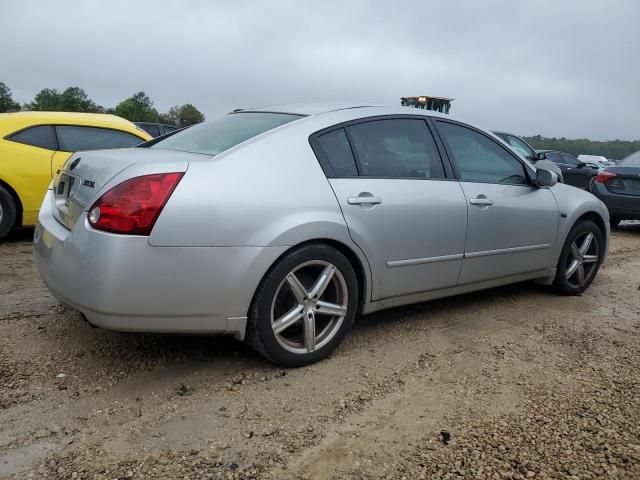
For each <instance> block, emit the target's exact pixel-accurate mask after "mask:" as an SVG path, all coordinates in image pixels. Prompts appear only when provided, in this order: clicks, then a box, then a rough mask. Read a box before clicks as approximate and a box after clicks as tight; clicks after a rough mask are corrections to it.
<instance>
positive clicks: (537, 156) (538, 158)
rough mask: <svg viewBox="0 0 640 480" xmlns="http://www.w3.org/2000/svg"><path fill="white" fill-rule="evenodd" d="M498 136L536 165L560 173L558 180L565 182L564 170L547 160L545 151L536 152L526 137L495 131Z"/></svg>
mask: <svg viewBox="0 0 640 480" xmlns="http://www.w3.org/2000/svg"><path fill="white" fill-rule="evenodd" d="M493 133H494V135H496V136H497V137H498V138H500V139H501V140H503V141H504V142H506V143H507V145H509V146H510V147H511V148H512V149H513V150H515V151H516V152H518V153H519V154H520V155H522V156H523V157H524V158H526V159H527V160H529V161H530V162H531V163H533V164H534V165H535V167H536V168H544V169H546V170H549V171H551V172H554V173H555V174H556V175H558V181H560V182H562V183H564V176H563V175H562V170H561V169H560V167H558V166H557V165H556V164H555V163H553V162H552V161H550V160H547V158H546V157H545V155H544V153H538V152H536V151H535V150H534V149H533V147H532V146H531V145H529V144H528V143H527V142H526V141H525V139H524V138H521V137H518V136H517V135H514V134H513V133H508V132H499V131H498V132H493Z"/></svg>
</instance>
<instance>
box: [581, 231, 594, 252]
mask: <svg viewBox="0 0 640 480" xmlns="http://www.w3.org/2000/svg"><path fill="white" fill-rule="evenodd" d="M591 242H593V233H591V232H589V233H588V234H587V236H586V237H584V241H583V242H582V245H581V246H580V254H581V255H585V254H586V253H587V252H588V251H589V247H590V246H591Z"/></svg>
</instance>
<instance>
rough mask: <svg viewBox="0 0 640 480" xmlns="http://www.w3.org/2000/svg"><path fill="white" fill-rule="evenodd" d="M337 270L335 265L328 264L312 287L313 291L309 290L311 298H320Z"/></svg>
mask: <svg viewBox="0 0 640 480" xmlns="http://www.w3.org/2000/svg"><path fill="white" fill-rule="evenodd" d="M335 271H336V267H335V266H334V265H331V264H329V265H327V266H326V267H325V268H324V269H323V270H322V273H321V274H320V276H319V277H318V280H316V283H315V284H314V285H313V287H311V291H310V292H309V297H310V298H316V299H318V298H320V297H321V296H322V294H323V293H324V291H325V290H326V289H327V286H328V285H329V282H330V281H331V279H332V278H333V274H334V273H335Z"/></svg>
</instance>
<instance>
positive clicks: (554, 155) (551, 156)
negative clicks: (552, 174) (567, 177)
mask: <svg viewBox="0 0 640 480" xmlns="http://www.w3.org/2000/svg"><path fill="white" fill-rule="evenodd" d="M544 156H545V157H546V158H547V159H548V160H551V161H552V162H554V163H564V162H563V161H562V157H561V156H560V154H559V153H558V152H546V153H545V154H544Z"/></svg>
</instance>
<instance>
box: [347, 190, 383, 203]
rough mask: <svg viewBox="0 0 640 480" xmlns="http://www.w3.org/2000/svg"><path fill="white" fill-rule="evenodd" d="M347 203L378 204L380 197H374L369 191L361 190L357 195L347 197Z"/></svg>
mask: <svg viewBox="0 0 640 480" xmlns="http://www.w3.org/2000/svg"><path fill="white" fill-rule="evenodd" d="M347 203H348V204H349V205H378V204H379V203H382V199H381V198H380V197H374V196H373V195H372V194H370V193H369V192H363V193H361V194H360V195H358V196H357V197H348V198H347Z"/></svg>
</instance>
